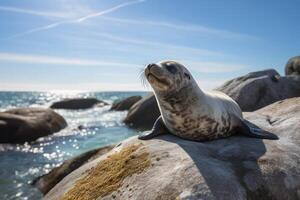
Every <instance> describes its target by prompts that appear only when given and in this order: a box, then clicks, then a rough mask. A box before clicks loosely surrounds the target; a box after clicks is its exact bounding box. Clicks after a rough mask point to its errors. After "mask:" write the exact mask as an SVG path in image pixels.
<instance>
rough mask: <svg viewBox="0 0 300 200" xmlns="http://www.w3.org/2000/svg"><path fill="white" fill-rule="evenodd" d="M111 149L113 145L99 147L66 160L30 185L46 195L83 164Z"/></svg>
mask: <svg viewBox="0 0 300 200" xmlns="http://www.w3.org/2000/svg"><path fill="white" fill-rule="evenodd" d="M113 147H114V146H113V145H109V146H105V147H101V148H98V149H94V150H91V151H88V152H85V153H83V154H80V155H78V156H76V157H74V158H71V159H69V160H66V161H65V162H63V163H62V164H61V165H60V166H58V167H55V168H53V169H52V170H51V171H50V172H49V173H47V174H45V175H42V176H40V177H37V178H36V179H35V180H33V182H32V183H31V184H32V185H34V186H35V187H37V188H38V189H39V190H40V191H41V192H42V193H43V194H46V193H47V192H49V191H50V190H51V189H52V188H53V187H54V186H55V185H56V184H57V183H58V182H60V181H61V180H62V179H63V178H64V177H65V176H67V175H68V174H70V173H71V172H72V171H74V170H75V169H77V168H79V167H80V166H82V165H83V164H84V163H87V162H88V161H90V160H93V158H95V157H97V156H101V155H103V154H105V153H107V152H109V151H110V150H111V149H112V148H113Z"/></svg>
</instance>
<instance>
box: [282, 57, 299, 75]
mask: <svg viewBox="0 0 300 200" xmlns="http://www.w3.org/2000/svg"><path fill="white" fill-rule="evenodd" d="M285 75H287V76H288V75H296V76H300V56H295V57H293V58H290V59H289V61H288V62H287V64H286V65H285Z"/></svg>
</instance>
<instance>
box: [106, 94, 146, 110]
mask: <svg viewBox="0 0 300 200" xmlns="http://www.w3.org/2000/svg"><path fill="white" fill-rule="evenodd" d="M141 99H142V97H141V96H131V97H128V98H126V99H123V100H121V101H117V102H115V103H113V105H112V106H111V108H110V110H116V111H123V110H129V109H130V108H131V106H132V105H134V104H135V103H136V102H138V101H139V100H141Z"/></svg>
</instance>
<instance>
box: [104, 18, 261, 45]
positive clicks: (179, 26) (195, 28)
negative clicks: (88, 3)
mask: <svg viewBox="0 0 300 200" xmlns="http://www.w3.org/2000/svg"><path fill="white" fill-rule="evenodd" d="M101 19H104V20H108V21H112V22H117V23H126V24H134V25H142V26H149V27H151V26H157V27H162V28H169V29H175V30H182V31H192V32H198V33H204V34H209V35H215V36H218V37H222V38H237V39H239V38H240V39H242V38H247V39H255V40H257V39H259V38H258V37H256V36H253V35H248V34H244V33H238V32H233V31H228V30H223V29H217V28H211V27H207V26H201V25H193V24H188V23H184V24H183V23H180V22H176V23H175V22H163V21H149V20H135V19H120V18H115V17H108V16H102V17H101Z"/></svg>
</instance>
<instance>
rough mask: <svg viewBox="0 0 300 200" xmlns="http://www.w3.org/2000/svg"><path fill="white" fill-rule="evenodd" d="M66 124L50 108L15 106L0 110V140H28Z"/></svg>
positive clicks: (20, 141) (45, 134)
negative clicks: (3, 110) (14, 107)
mask: <svg viewBox="0 0 300 200" xmlns="http://www.w3.org/2000/svg"><path fill="white" fill-rule="evenodd" d="M66 126H67V122H66V121H65V119H64V118H63V117H62V116H60V115H59V114H57V113H56V112H54V111H53V110H51V109H45V108H16V109H12V110H8V111H5V112H0V142H1V143H24V142H30V141H34V140H36V139H37V138H39V137H43V136H47V135H50V134H52V133H55V132H58V131H60V130H61V129H63V128H65V127H66Z"/></svg>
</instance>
